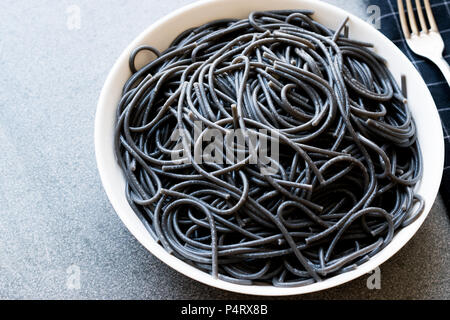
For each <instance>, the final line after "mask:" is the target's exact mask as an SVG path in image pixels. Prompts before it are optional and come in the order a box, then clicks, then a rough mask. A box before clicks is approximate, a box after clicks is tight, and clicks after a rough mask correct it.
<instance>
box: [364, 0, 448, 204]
mask: <svg viewBox="0 0 450 320" xmlns="http://www.w3.org/2000/svg"><path fill="white" fill-rule="evenodd" d="M369 1H370V4H371V5H378V6H379V7H380V8H381V18H380V19H381V21H380V25H381V32H383V33H384V34H385V35H386V36H387V37H388V38H389V39H391V40H392V41H393V42H394V43H395V44H396V45H397V46H398V47H399V48H400V50H402V51H403V53H405V54H406V56H407V57H408V58H409V59H410V60H411V61H412V62H413V64H414V66H415V67H416V68H417V70H419V72H420V74H421V75H422V77H423V79H424V80H425V82H426V83H427V85H428V88H429V89H430V92H431V94H432V95H433V98H434V101H435V102H436V106H437V108H438V110H439V115H440V116H441V120H442V126H443V129H444V137H445V138H444V139H445V165H444V168H445V169H444V177H443V180H442V184H441V189H440V192H441V195H442V197H443V199H444V202H445V205H446V207H447V212H448V213H450V136H449V133H450V88H449V86H448V84H447V82H446V81H445V78H444V76H443V75H442V73H441V72H440V71H439V69H438V68H437V67H436V66H435V65H434V64H433V63H432V62H430V61H428V60H427V59H424V58H422V57H420V56H418V55H416V54H414V53H413V52H412V51H411V50H410V49H409V47H408V45H407V44H406V41H405V38H404V37H403V32H402V29H401V26H400V17H399V14H398V6H397V0H369ZM413 3H415V2H414V1H413ZM430 3H431V7H432V10H433V13H434V17H435V19H436V22H437V24H438V27H439V31H440V33H441V35H442V38H443V39H444V42H445V50H444V58H445V59H446V60H447V62H449V63H450V1H449V0H430ZM405 8H406V6H405ZM405 10H406V9H405ZM415 10H416V9H414V11H415ZM422 10H424V8H422ZM424 12H425V11H424ZM416 17H417V15H416ZM416 19H417V18H416ZM417 21H418V20H417Z"/></svg>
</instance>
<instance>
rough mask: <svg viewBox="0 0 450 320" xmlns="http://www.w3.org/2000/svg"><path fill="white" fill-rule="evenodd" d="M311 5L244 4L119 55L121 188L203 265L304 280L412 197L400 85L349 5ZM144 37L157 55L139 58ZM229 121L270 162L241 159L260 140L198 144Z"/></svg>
mask: <svg viewBox="0 0 450 320" xmlns="http://www.w3.org/2000/svg"><path fill="white" fill-rule="evenodd" d="M312 14H313V12H311V11H307V10H282V11H269V12H253V13H252V14H250V16H249V18H248V19H245V20H235V19H224V20H219V21H214V22H210V23H207V24H205V25H202V26H201V27H198V28H193V29H190V30H186V31H185V32H183V33H182V34H180V35H179V36H178V37H177V38H176V39H175V40H174V41H173V43H172V44H171V45H170V47H169V48H168V49H167V50H165V51H163V52H160V51H158V50H156V49H155V48H153V47H151V46H142V47H139V48H137V49H136V50H135V51H134V52H133V53H132V54H131V57H130V69H131V71H132V73H133V74H132V76H131V77H130V79H129V80H128V82H127V83H126V84H125V86H124V88H123V95H122V99H121V101H120V103H119V106H118V108H117V130H116V135H115V148H116V155H117V158H118V161H119V164H120V166H121V168H122V170H123V172H124V175H125V178H126V196H127V199H128V201H129V203H130V206H131V207H132V208H133V210H134V211H135V212H136V214H137V215H139V217H140V218H141V220H142V221H143V223H144V224H145V226H146V227H147V229H148V231H149V232H150V234H151V235H152V236H153V238H154V239H155V240H156V241H158V242H159V243H160V244H161V245H162V246H163V247H164V248H165V249H166V250H167V251H168V252H170V253H171V254H173V255H174V256H176V257H178V258H179V259H181V260H183V261H185V262H187V263H189V264H191V265H193V266H195V267H196V268H198V269H201V270H203V271H205V272H208V273H210V274H212V276H214V277H217V278H220V279H223V280H226V281H230V282H233V283H239V284H255V283H266V284H267V283H271V284H273V285H274V286H279V287H292V286H301V285H306V284H310V283H314V282H316V281H320V280H322V279H325V278H329V277H332V276H335V275H337V274H340V273H343V272H347V271H350V270H353V269H354V268H355V267H357V266H358V265H361V264H363V263H364V262H366V261H367V260H368V259H370V258H371V257H372V256H374V255H375V254H377V253H378V252H380V251H381V250H382V249H383V248H384V247H386V246H387V245H388V244H389V243H390V241H391V240H392V238H393V237H394V235H395V233H396V231H397V230H399V229H401V228H403V227H405V226H407V225H409V224H411V223H412V222H414V220H415V219H416V218H417V217H418V216H419V215H420V213H421V212H422V210H423V205H424V204H423V200H422V198H421V197H420V196H419V195H417V194H415V192H414V188H415V186H416V184H417V183H418V181H419V179H420V177H421V174H422V164H421V152H420V149H419V145H418V142H417V138H416V128H415V125H414V121H413V119H412V117H411V113H410V111H409V109H408V106H407V100H406V98H405V96H404V94H403V92H402V89H401V88H399V86H398V85H397V83H396V81H395V80H394V78H393V76H392V74H391V73H390V71H389V70H388V68H387V66H386V62H385V60H384V59H383V58H382V57H380V56H379V55H377V54H376V53H375V52H374V51H373V50H372V49H371V47H372V45H371V44H369V43H365V42H360V41H356V40H352V39H350V38H349V37H348V27H347V20H345V21H344V22H343V23H342V25H341V26H340V27H339V28H338V30H336V31H332V30H330V29H328V28H327V27H325V26H323V25H321V24H319V23H318V22H316V21H314V20H313V19H312ZM142 51H150V52H152V54H154V55H156V58H155V59H154V60H153V61H151V62H150V63H148V64H147V65H145V66H144V67H142V68H141V69H139V70H137V67H136V65H135V59H136V57H137V55H139V54H140V53H141V52H142ZM199 124H200V125H199ZM236 129H239V130H241V132H243V135H244V136H245V139H246V140H245V141H246V142H247V140H248V139H249V136H250V135H251V134H255V135H257V136H258V137H264V138H267V139H268V140H269V143H268V144H267V146H266V148H269V147H268V146H269V145H271V144H270V142H271V141H273V139H274V137H276V139H277V141H278V149H279V150H278V155H279V157H278V159H275V158H272V159H271V163H272V164H275V167H276V170H275V171H274V172H273V173H272V174H263V173H262V170H261V168H262V166H263V165H262V164H261V163H260V162H259V161H257V162H252V161H251V159H252V150H250V149H251V148H250V147H251V146H253V147H254V148H256V149H261V148H263V146H262V145H261V144H256V145H255V144H248V146H247V144H245V145H244V146H242V145H238V144H237V143H236V144H231V146H232V147H229V148H232V150H231V151H232V152H235V153H239V152H241V154H242V155H243V158H242V159H241V161H237V162H234V163H233V162H230V161H229V160H230V159H229V157H228V153H227V152H225V151H223V152H220V151H219V150H215V157H214V158H215V159H216V160H217V159H219V160H222V161H210V160H211V159H210V160H204V159H201V158H200V159H201V160H203V161H199V158H198V157H196V156H195V154H196V153H197V151H198V150H201V149H202V148H204V142H203V140H202V138H204V137H205V136H208V135H210V133H211V132H212V131H213V130H214V132H219V133H222V134H223V135H226V134H227V133H229V132H231V131H232V130H236ZM180 130H181V131H180ZM177 131H180V132H183V133H184V134H181V135H180V136H179V137H177V138H175V139H174V132H177ZM196 131H197V132H199V133H200V134H195V132H196ZM180 146H181V148H180ZM245 146H247V147H245ZM269 149H270V148H269ZM227 151H230V150H227ZM266 151H267V150H266ZM268 151H270V150H268ZM272 151H273V150H272ZM269 153H270V152H269ZM174 155H177V156H178V158H176V157H174Z"/></svg>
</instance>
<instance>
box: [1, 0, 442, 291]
mask: <svg viewBox="0 0 450 320" xmlns="http://www.w3.org/2000/svg"><path fill="white" fill-rule="evenodd" d="M189 2H190V1H185V0H170V1H168V0H147V1H142V0H127V1H125V0H96V1H88V0H71V1H67V0H62V1H55V0H39V1H31V0H26V1H12V0H2V1H1V2H0V21H1V22H0V146H1V150H2V152H0V298H1V299H234V298H251V297H244V296H239V295H235V294H232V293H228V292H224V291H221V290H217V289H213V288H209V287H207V286H204V285H202V284H199V283H197V282H195V281H193V280H190V279H188V278H186V277H184V276H183V275H181V274H178V273H177V272H175V271H173V270H171V269H170V268H169V267H167V266H166V265H164V264H163V263H161V262H160V261H159V260H157V259H156V258H155V257H153V256H152V255H151V254H150V253H149V252H147V251H146V250H145V249H144V248H143V247H142V246H141V245H140V244H139V243H138V242H137V241H136V240H135V239H134V238H133V236H132V235H131V234H130V233H129V232H128V230H127V229H126V228H125V227H124V225H123V224H122V222H121V221H120V220H119V218H118V217H117V215H116V214H115V212H114V210H113V209H112V207H111V205H110V204H109V201H108V199H107V197H106V194H105V193H104V191H103V188H102V185H101V182H100V178H99V175H98V173H97V168H96V164H95V157H94V144H93V132H94V115H95V108H96V103H97V99H98V96H99V93H100V90H101V88H102V85H103V82H104V80H105V78H106V76H107V73H108V71H109V69H110V68H111V67H112V65H113V63H114V61H115V59H116V58H117V57H118V56H119V54H120V53H121V52H122V50H123V49H124V48H125V47H126V45H127V44H128V43H129V42H130V41H131V40H133V39H134V38H135V37H136V36H137V35H138V34H139V33H140V32H141V31H142V30H144V29H145V28H146V27H147V26H148V25H149V24H151V23H153V22H154V21H156V20H157V19H158V18H160V17H162V16H164V15H166V14H167V13H169V12H171V11H172V10H174V9H176V8H179V7H181V6H183V5H185V4H187V3H189ZM329 2H332V3H334V4H337V5H339V6H341V7H344V8H346V9H348V10H349V11H352V12H354V13H356V14H358V15H360V16H364V15H365V8H366V7H367V4H365V3H364V2H362V1H359V0H353V1H345V0H330V1H329ZM78 8H79V10H80V14H81V16H80V18H81V19H80V21H79V22H80V24H79V27H80V28H79V29H78V28H77V27H78V21H77V20H76V19H75V20H70V19H69V17H71V16H72V14H73V13H74V10H75V11H76V10H78ZM68 19H69V26H71V28H69V27H68ZM73 28H74V29H73ZM70 29H73V30H70ZM449 231H450V228H449V219H448V217H447V214H446V211H445V208H444V207H443V204H442V201H441V199H438V200H437V201H436V203H435V205H434V207H433V209H432V211H431V213H430V216H429V218H428V219H427V220H426V222H425V224H424V225H423V227H422V228H421V229H420V231H419V232H418V233H417V235H416V236H415V237H414V238H413V239H412V240H411V241H410V242H409V243H408V245H406V246H405V247H404V248H403V249H402V250H401V251H400V252H399V253H398V254H397V255H395V256H394V257H393V258H392V259H391V260H389V261H388V262H386V263H385V264H383V265H382V267H381V290H369V289H367V287H366V281H367V277H362V278H360V279H357V280H355V281H353V282H351V283H348V284H346V285H343V286H341V287H339V288H335V289H331V290H329V291H325V292H321V293H316V294H311V295H306V296H298V297H291V298H290V299H356V298H363V299H439V298H444V299H449V298H450V270H449V267H450V250H449V246H448V245H449ZM71 266H72V267H71ZM78 270H79V275H80V277H79V279H80V281H79V285H80V286H79V288H78V287H77V281H76V278H75V282H73V281H72V280H74V278H73V277H74V276H75V277H76V275H77V271H78Z"/></svg>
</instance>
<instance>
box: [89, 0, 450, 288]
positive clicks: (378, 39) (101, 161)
mask: <svg viewBox="0 0 450 320" xmlns="http://www.w3.org/2000/svg"><path fill="white" fill-rule="evenodd" d="M274 9H312V10H314V11H315V14H314V19H316V20H317V21H319V22H321V23H323V24H324V25H326V26H328V27H331V28H336V27H337V26H338V25H339V24H340V23H341V22H342V20H343V19H344V18H345V17H347V16H350V22H349V26H350V35H351V37H352V38H354V39H358V40H362V41H370V42H373V43H374V44H375V48H376V51H377V52H378V53H379V54H381V55H382V56H383V57H385V58H386V59H387V61H388V62H389V69H390V70H391V71H392V73H393V74H394V76H395V77H396V79H397V80H399V79H400V76H401V75H402V74H405V75H406V76H407V79H408V87H409V90H408V94H409V97H408V98H409V103H410V104H409V106H410V108H411V111H412V114H413V117H414V119H415V121H416V124H417V130H418V139H419V142H420V145H421V148H422V153H423V164H424V171H423V179H422V180H421V182H420V185H419V186H418V189H417V193H418V194H420V195H421V196H422V197H423V198H424V199H425V211H424V212H423V214H422V215H421V216H420V217H419V218H418V219H417V220H416V221H415V222H414V223H413V224H411V225H410V226H408V227H406V228H404V229H402V230H401V231H400V232H398V233H397V234H396V236H395V237H394V239H393V241H392V242H391V243H390V244H389V245H388V246H387V247H386V248H384V249H383V250H382V251H381V252H379V253H378V254H377V255H375V256H374V257H373V258H372V259H370V260H369V261H368V262H366V263H364V264H362V265H361V266H359V267H358V268H356V269H355V270H353V271H351V272H347V273H344V274H341V275H338V276H335V277H333V278H330V279H327V280H324V281H322V282H319V283H314V284H311V285H307V286H303V287H298V288H276V287H273V286H269V285H267V286H260V285H252V286H246V285H238V284H232V283H229V282H225V281H222V280H217V279H214V278H213V277H212V276H210V275H209V274H207V273H204V272H202V271H200V270H198V269H196V268H194V267H192V266H190V265H188V264H186V263H185V262H183V261H181V260H179V259H177V258H175V257H174V256H172V255H170V254H169V253H167V251H166V250H164V249H163V247H161V246H160V245H159V244H157V243H156V242H155V241H154V240H153V238H152V237H151V236H150V234H149V233H148V232H147V230H146V229H145V227H144V225H143V224H142V223H141V221H140V220H139V218H138V217H137V216H136V214H135V213H134V212H133V210H132V209H131V207H130V206H129V204H128V202H127V200H126V198H125V179H124V176H123V175H122V171H121V169H120V167H119V166H118V164H117V162H116V157H115V154H114V149H113V131H114V123H115V111H116V107H117V104H118V102H119V99H120V95H121V91H122V87H123V85H124V83H125V82H126V80H127V79H128V78H129V77H130V76H131V73H130V70H129V67H128V57H129V54H130V52H131V51H132V50H133V49H134V48H136V47H137V46H140V45H143V44H151V45H152V46H155V47H157V48H158V49H160V50H164V49H166V48H167V47H168V46H169V44H170V42H171V41H172V40H173V39H174V38H175V37H176V36H177V35H178V34H179V33H181V32H182V31H184V30H186V29H188V28H190V27H195V26H199V25H201V24H203V23H206V22H208V21H212V20H216V19H220V18H230V17H232V18H244V17H246V16H248V14H249V13H250V12H251V11H254V10H274ZM443 141H444V139H443V133H442V127H441V122H440V118H439V115H438V112H437V109H436V106H435V104H434V101H433V98H432V96H431V94H430V92H429V91H428V88H427V86H426V84H425V83H424V81H423V79H422V78H421V76H420V74H419V73H418V72H417V71H416V69H415V68H414V66H413V65H412V63H411V62H410V61H409V60H408V59H407V58H406V56H405V55H404V54H403V53H402V52H401V51H400V50H399V49H398V48H397V47H396V46H395V45H394V44H393V43H392V42H391V41H390V40H389V39H387V38H386V37H385V36H384V35H382V34H381V33H380V32H378V31H377V30H375V29H374V28H373V27H372V26H371V25H369V24H368V23H366V22H364V21H363V20H361V19H359V18H358V17H356V16H354V15H352V14H349V13H348V12H346V11H344V10H342V9H339V8H337V7H334V6H332V5H329V4H327V3H324V2H321V1H317V0H277V1H273V0H245V1H243V0H212V1H198V2H195V3H193V4H190V5H188V6H186V7H184V8H181V9H179V10H177V11H175V12H173V13H171V14H170V15H168V16H166V17H165V18H163V19H161V20H159V21H158V22H156V23H154V24H153V25H151V26H150V27H149V28H148V29H147V30H145V31H144V32H143V33H142V34H141V35H140V36H139V37H138V38H137V39H136V40H134V41H133V42H132V43H131V44H130V45H129V46H128V48H127V49H126V50H125V51H124V52H123V53H122V55H121V56H120V57H119V59H118V60H117V62H116V63H115V65H114V67H113V68H112V70H111V72H110V73H109V76H108V78H107V80H106V83H105V85H104V87H103V90H102V92H101V96H100V100H99V102H98V109H97V115H96V121H95V151H96V157H97V165H98V169H99V171H100V176H101V179H102V182H103V186H104V188H105V190H106V193H107V195H108V197H109V200H110V201H111V203H112V205H113V207H114V209H115V210H116V212H117V214H118V215H119V217H120V218H121V219H122V221H123V223H124V224H125V225H126V226H127V228H128V229H129V230H130V232H131V233H132V234H133V235H134V236H135V237H136V238H137V239H138V240H139V242H140V243H142V245H144V246H145V247H146V248H147V249H148V250H149V251H150V252H151V253H152V254H153V255H155V256H156V257H158V258H159V259H160V260H161V261H163V262H164V263H166V264H167V265H169V266H170V267H172V268H173V269H175V270H177V271H179V272H181V273H182V274H184V275H186V276H188V277H190V278H192V279H195V280H197V281H200V282H202V283H204V284H207V285H210V286H213V287H216V288H220V289H224V290H229V291H233V292H238V293H243V294H251V295H261V296H287V295H295V294H304V293H310V292H315V291H320V290H324V289H328V288H331V287H335V286H338V285H341V284H343V283H346V282H348V281H351V280H353V279H355V278H358V277H360V276H362V275H364V274H367V273H369V272H370V271H372V270H374V269H375V268H376V267H378V266H379V265H381V264H382V263H383V262H385V261H386V260H388V259H389V258H390V257H392V256H393V255H394V254H395V253H396V252H397V251H399V250H400V249H401V248H402V247H403V246H404V245H405V244H406V243H407V242H408V241H409V240H410V239H411V237H412V236H413V235H414V234H415V233H416V231H417V230H418V229H419V227H420V226H421V225H422V223H423V222H424V220H425V218H426V217H427V215H428V213H429V211H430V209H431V207H432V205H433V203H434V201H435V198H436V195H437V193H438V189H439V185H440V182H441V178H442V171H443V164H444V142H443Z"/></svg>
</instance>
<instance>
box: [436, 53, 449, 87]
mask: <svg viewBox="0 0 450 320" xmlns="http://www.w3.org/2000/svg"><path fill="white" fill-rule="evenodd" d="M431 61H433V62H434V63H435V64H436V65H437V66H438V67H439V69H441V71H442V74H443V75H444V77H445V79H446V80H447V83H448V85H449V86H450V66H449V65H448V63H447V61H445V59H444V57H442V56H439V57H433V58H431Z"/></svg>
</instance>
